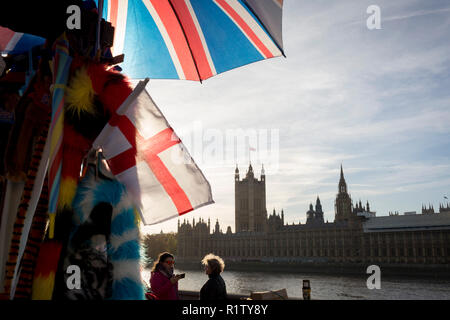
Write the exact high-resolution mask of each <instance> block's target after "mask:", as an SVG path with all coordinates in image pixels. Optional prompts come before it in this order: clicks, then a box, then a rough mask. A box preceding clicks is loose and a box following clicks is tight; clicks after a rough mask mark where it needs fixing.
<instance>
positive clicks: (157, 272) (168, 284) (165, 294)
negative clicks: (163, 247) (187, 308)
mask: <svg viewBox="0 0 450 320" xmlns="http://www.w3.org/2000/svg"><path fill="white" fill-rule="evenodd" d="M174 263H175V261H174V258H173V255H172V254H170V253H168V252H163V253H160V254H159V256H158V260H157V261H156V262H155V264H154V265H153V269H152V275H151V277H150V286H151V288H152V292H153V294H154V295H155V296H156V297H157V299H158V300H178V280H180V279H181V278H182V277H181V276H180V275H174V274H173V265H174Z"/></svg>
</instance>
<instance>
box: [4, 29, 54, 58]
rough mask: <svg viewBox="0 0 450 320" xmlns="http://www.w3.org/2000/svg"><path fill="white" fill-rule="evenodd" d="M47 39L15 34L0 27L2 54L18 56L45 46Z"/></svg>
mask: <svg viewBox="0 0 450 320" xmlns="http://www.w3.org/2000/svg"><path fill="white" fill-rule="evenodd" d="M44 42H45V39H44V38H41V37H37V36H33V35H30V34H23V33H20V32H14V31H12V30H10V29H8V28H4V27H0V52H1V53H8V54H18V53H23V52H26V51H28V50H30V49H31V48H32V47H34V46H37V45H42V44H44Z"/></svg>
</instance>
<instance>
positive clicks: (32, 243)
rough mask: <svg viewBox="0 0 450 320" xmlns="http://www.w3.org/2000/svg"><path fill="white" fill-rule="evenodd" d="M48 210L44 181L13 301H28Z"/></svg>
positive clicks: (46, 185) (46, 189)
mask: <svg viewBox="0 0 450 320" xmlns="http://www.w3.org/2000/svg"><path fill="white" fill-rule="evenodd" d="M47 209H48V183H47V179H45V181H44V185H43V187H42V192H41V197H40V198H39V202H38V205H37V207H36V211H35V213H34V216H33V222H32V225H31V229H30V233H29V235H28V239H27V244H26V247H25V252H24V254H23V256H22V259H21V262H20V270H19V272H18V277H19V281H18V284H17V287H16V290H15V293H14V299H30V298H31V289H32V283H33V275H34V271H35V267H36V260H37V256H38V253H39V249H40V247H41V243H42V239H43V237H44V231H45V226H46V224H47Z"/></svg>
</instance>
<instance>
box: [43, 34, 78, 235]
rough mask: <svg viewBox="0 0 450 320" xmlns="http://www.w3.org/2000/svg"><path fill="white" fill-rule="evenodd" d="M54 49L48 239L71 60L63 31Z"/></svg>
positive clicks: (56, 182)
mask: <svg viewBox="0 0 450 320" xmlns="http://www.w3.org/2000/svg"><path fill="white" fill-rule="evenodd" d="M54 50H55V56H54V58H53V96H52V121H51V124H50V133H49V136H50V139H51V140H50V141H51V144H50V157H49V168H48V179H49V180H48V184H49V191H50V199H49V213H50V214H51V216H50V217H51V218H50V231H49V238H50V239H52V238H53V231H54V230H53V227H54V217H55V214H56V208H57V200H58V196H59V186H60V181H61V170H62V145H61V144H62V140H63V125H64V112H63V106H64V90H65V85H66V83H67V80H68V77H69V69H70V64H71V62H72V58H71V57H70V56H69V42H68V40H67V38H66V35H65V33H64V34H63V35H62V36H61V37H60V38H59V39H57V41H56V42H55V47H54Z"/></svg>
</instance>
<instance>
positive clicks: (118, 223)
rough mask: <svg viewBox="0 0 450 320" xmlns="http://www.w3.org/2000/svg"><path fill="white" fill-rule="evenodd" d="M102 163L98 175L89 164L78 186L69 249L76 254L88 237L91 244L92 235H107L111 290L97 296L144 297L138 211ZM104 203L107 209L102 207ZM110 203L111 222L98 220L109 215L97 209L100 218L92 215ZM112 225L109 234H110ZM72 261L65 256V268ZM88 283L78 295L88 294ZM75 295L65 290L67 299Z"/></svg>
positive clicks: (118, 298)
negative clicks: (104, 174)
mask: <svg viewBox="0 0 450 320" xmlns="http://www.w3.org/2000/svg"><path fill="white" fill-rule="evenodd" d="M99 166H100V168H99V170H100V176H98V177H96V170H95V168H94V167H90V168H89V169H88V171H87V174H86V176H85V177H84V178H83V179H82V181H81V182H80V184H79V185H78V188H77V193H76V195H75V198H74V201H73V203H72V207H73V210H74V215H73V224H74V228H73V230H72V232H71V236H70V240H69V250H68V252H69V254H70V252H71V253H72V254H73V253H74V252H75V251H76V248H79V247H80V246H79V243H81V241H84V240H85V239H88V238H89V239H91V240H90V241H91V243H92V239H94V237H93V235H103V234H105V235H106V240H107V242H108V245H107V251H106V252H107V261H108V263H110V264H111V265H112V284H111V292H109V291H106V294H103V293H101V294H100V295H98V296H97V297H99V296H100V297H103V298H106V299H112V300H123V299H131V300H142V299H144V289H143V285H142V280H141V274H140V243H139V228H138V224H137V221H136V214H135V210H134V207H133V204H132V202H131V200H130V197H129V196H128V194H127V193H126V190H125V187H124V185H122V184H121V183H120V182H118V181H117V180H116V179H111V177H112V176H109V178H108V177H106V176H103V175H102V174H101V173H105V168H104V167H103V164H101V162H100V164H99ZM106 175H108V173H106ZM102 204H103V205H104V208H103V209H99V207H101V205H102ZM108 205H110V206H109V207H110V208H111V207H112V213H111V220H110V225H109V223H105V222H106V221H99V219H105V217H107V216H108V214H104V213H103V214H99V213H98V212H97V213H96V214H95V215H96V216H97V217H96V218H94V217H93V215H94V211H95V210H97V211H98V210H105V211H107V210H108ZM98 217H101V218H98ZM96 220H97V221H96ZM109 228H110V234H109V235H107V234H106V233H108V231H109ZM80 232H84V235H80ZM80 238H81V239H82V240H81V241H80ZM92 245H94V244H92ZM100 251H101V250H99V252H100ZM69 263H70V262H69V261H68V260H67V259H66V262H65V267H67V265H68V264H69ZM105 270H106V269H105ZM104 273H106V271H104ZM87 285H89V284H83V283H81V287H82V289H81V293H80V295H78V297H80V296H82V297H84V298H85V297H86V296H85V295H84V296H83V294H82V292H83V289H85V288H86V286H87ZM75 290H76V289H75ZM84 292H86V291H84ZM89 295H90V293H89ZM74 297H75V298H77V296H76V295H72V294H70V292H69V293H68V294H67V293H66V298H69V299H70V298H74Z"/></svg>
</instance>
